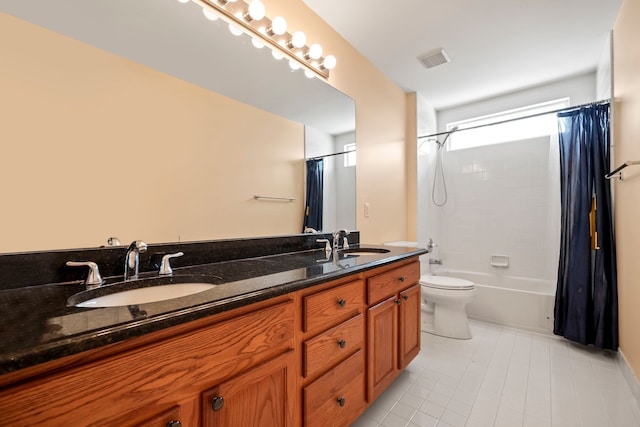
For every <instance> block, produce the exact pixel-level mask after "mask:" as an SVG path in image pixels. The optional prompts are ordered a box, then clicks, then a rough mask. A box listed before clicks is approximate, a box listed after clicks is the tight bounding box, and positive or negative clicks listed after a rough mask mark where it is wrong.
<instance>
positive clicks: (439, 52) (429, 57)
mask: <svg viewBox="0 0 640 427" xmlns="http://www.w3.org/2000/svg"><path fill="white" fill-rule="evenodd" d="M418 61H420V62H421V63H422V65H424V66H425V67H427V68H433V67H435V66H437V65H440V64H446V63H447V62H449V61H451V60H450V59H449V55H447V52H445V51H444V49H435V50H431V51H429V52H427V53H423V54H422V55H418Z"/></svg>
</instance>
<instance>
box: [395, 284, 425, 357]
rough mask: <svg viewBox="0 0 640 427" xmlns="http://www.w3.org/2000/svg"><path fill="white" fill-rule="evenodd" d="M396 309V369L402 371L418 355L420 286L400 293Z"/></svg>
mask: <svg viewBox="0 0 640 427" xmlns="http://www.w3.org/2000/svg"><path fill="white" fill-rule="evenodd" d="M398 308H399V311H398V317H399V319H398V320H399V325H398V326H399V329H398V341H399V342H398V345H399V347H398V368H399V369H400V370H402V369H404V368H405V367H406V366H407V365H408V364H409V362H411V361H412V360H413V358H414V357H416V356H417V355H418V353H420V285H415V286H412V287H410V288H409V289H406V290H404V291H402V292H400V305H399V306H398Z"/></svg>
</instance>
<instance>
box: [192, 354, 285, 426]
mask: <svg viewBox="0 0 640 427" xmlns="http://www.w3.org/2000/svg"><path fill="white" fill-rule="evenodd" d="M295 361H296V359H295V355H294V352H293V351H290V352H288V353H286V354H284V355H282V356H279V357H277V358H276V359H273V360H271V361H269V362H267V363H264V364H262V365H260V366H257V367H256V368H253V369H251V370H249V371H248V372H245V373H243V374H241V375H238V376H236V377H233V378H229V379H228V380H226V381H224V382H223V383H221V384H218V385H216V386H215V387H213V388H211V389H209V390H206V391H205V392H203V393H202V400H201V403H202V405H201V407H202V417H201V424H200V425H201V426H202V427H225V426H228V427H236V426H261V427H293V416H294V413H293V411H294V408H293V407H292V406H291V405H290V403H289V399H288V396H291V395H294V394H295V392H296V369H295Z"/></svg>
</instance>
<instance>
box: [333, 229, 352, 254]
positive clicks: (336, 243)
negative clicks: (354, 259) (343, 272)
mask: <svg viewBox="0 0 640 427" xmlns="http://www.w3.org/2000/svg"><path fill="white" fill-rule="evenodd" d="M342 233H344V234H345V238H344V243H343V246H342V247H343V248H345V245H346V248H348V247H349V242H348V240H347V238H346V236H348V235H349V230H344V229H342V230H338V231H334V232H333V250H334V251H337V250H338V249H340V236H341V235H342ZM346 248H345V249H346Z"/></svg>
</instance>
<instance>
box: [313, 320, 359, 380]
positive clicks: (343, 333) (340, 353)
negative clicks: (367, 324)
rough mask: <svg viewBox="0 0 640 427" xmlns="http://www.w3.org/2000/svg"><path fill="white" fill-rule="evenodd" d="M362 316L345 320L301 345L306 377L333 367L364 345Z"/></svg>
mask: <svg viewBox="0 0 640 427" xmlns="http://www.w3.org/2000/svg"><path fill="white" fill-rule="evenodd" d="M364 336H365V331H364V315H363V314H359V315H357V316H356V317H354V318H352V319H350V320H347V321H346V322H343V323H341V324H339V325H338V326H336V327H335V328H331V329H329V330H328V331H326V332H324V333H322V334H321V335H318V336H317V337H315V338H312V339H310V340H307V341H305V342H304V343H303V345H302V348H303V350H304V366H303V374H304V376H305V378H306V377H309V376H310V375H313V374H315V373H317V372H318V371H320V370H322V369H324V368H325V367H327V366H333V365H335V364H336V363H337V362H339V361H340V360H342V359H344V358H346V357H347V355H349V354H350V353H353V351H354V350H356V349H359V348H362V346H363V344H364Z"/></svg>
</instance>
